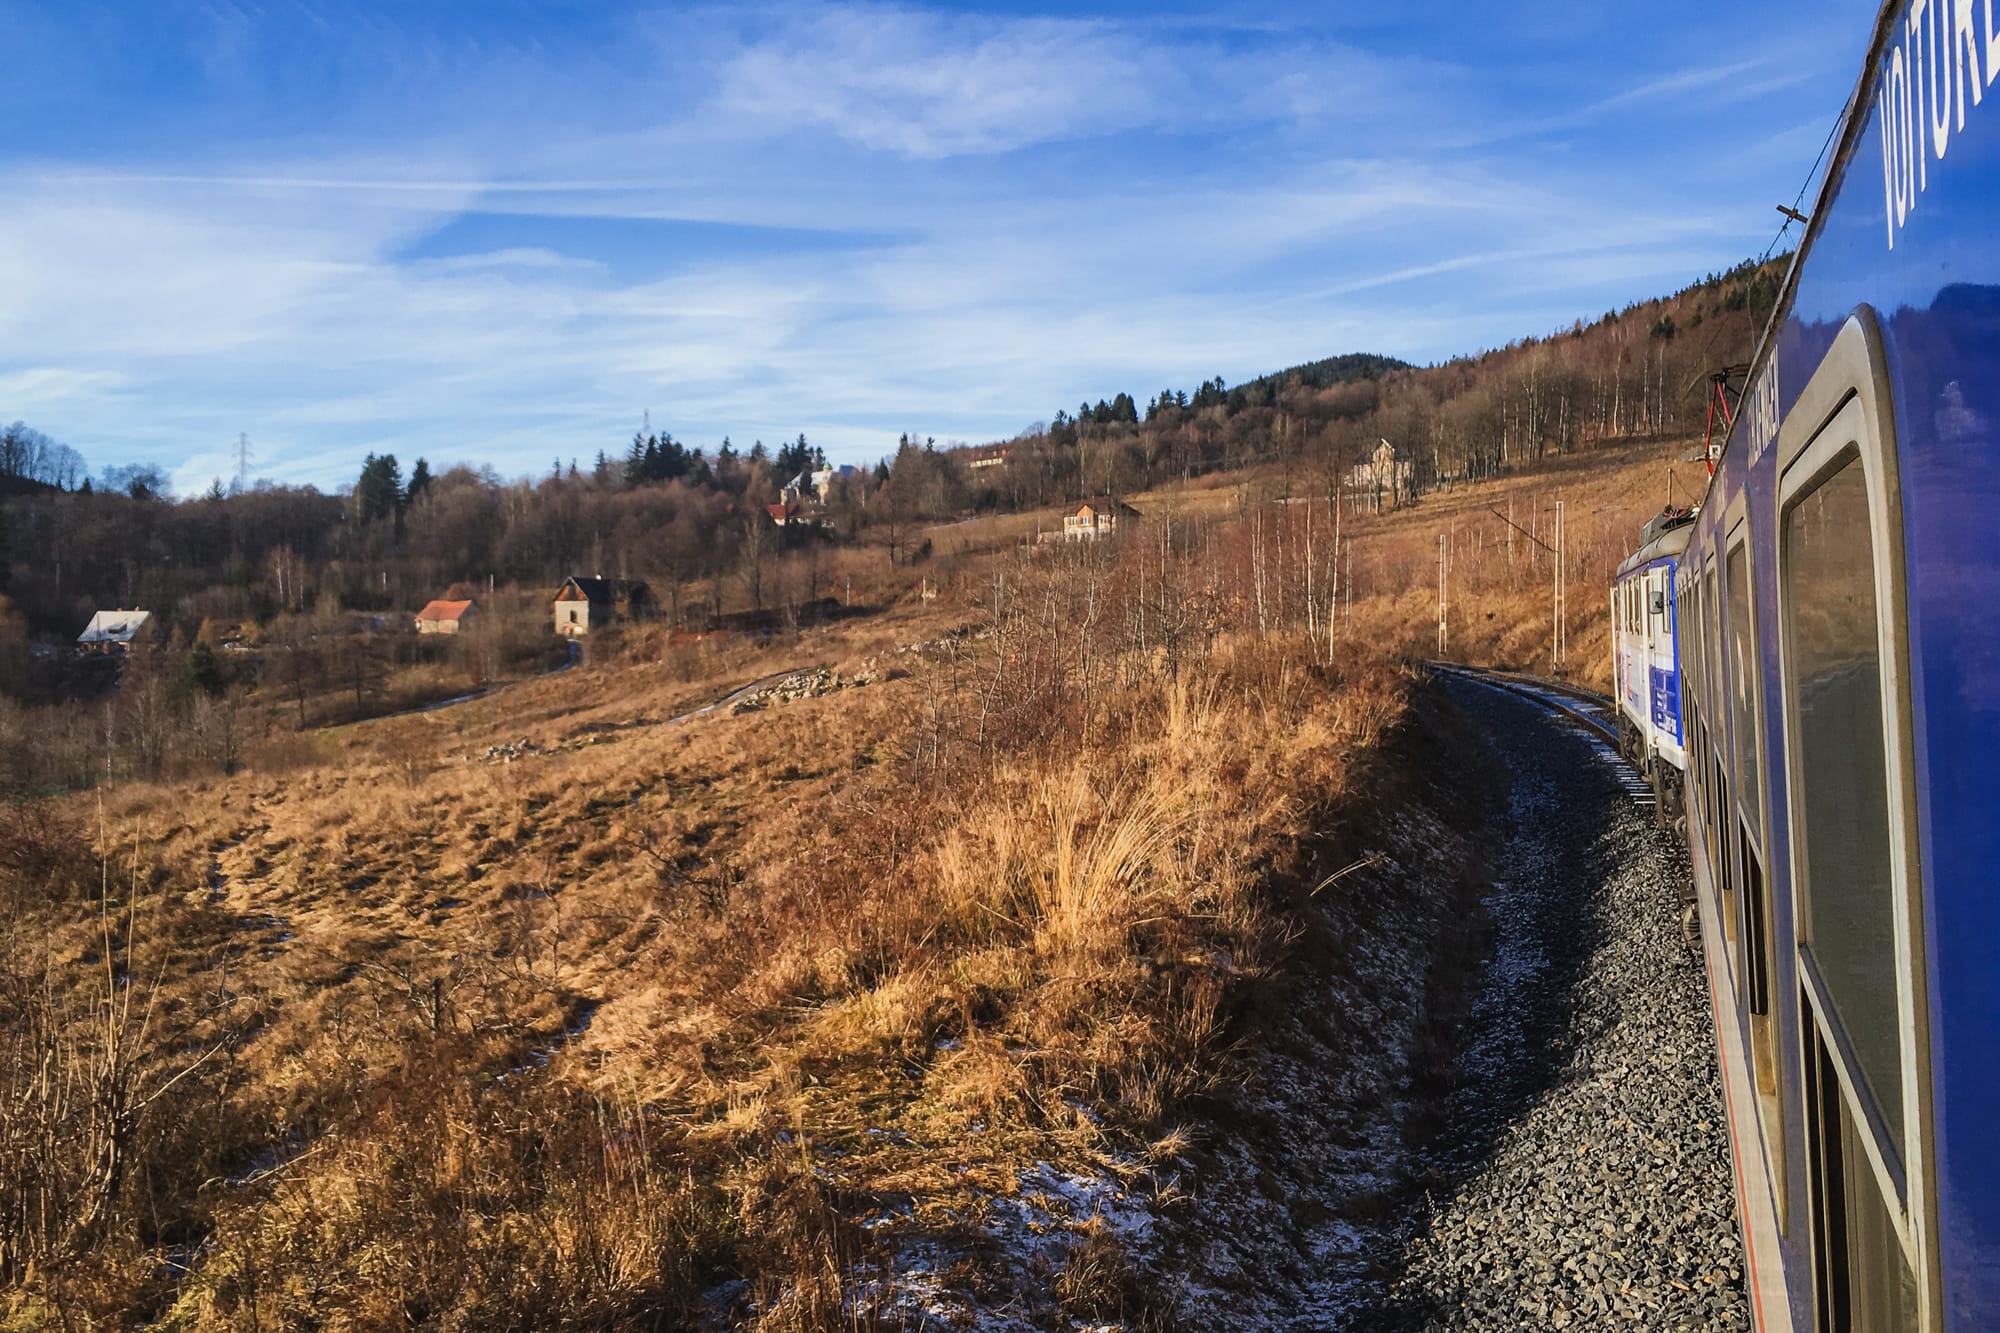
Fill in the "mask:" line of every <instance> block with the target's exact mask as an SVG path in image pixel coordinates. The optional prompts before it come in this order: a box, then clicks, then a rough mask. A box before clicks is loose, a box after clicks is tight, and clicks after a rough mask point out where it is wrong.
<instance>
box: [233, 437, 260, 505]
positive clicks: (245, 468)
mask: <svg viewBox="0 0 2000 1333" xmlns="http://www.w3.org/2000/svg"><path fill="white" fill-rule="evenodd" d="M255 452H256V451H255V450H253V449H252V448H251V447H250V436H249V435H248V434H246V433H245V432H243V431H238V432H237V433H236V489H237V490H239V491H247V490H249V489H250V458H251V455H252V454H253V453H255Z"/></svg>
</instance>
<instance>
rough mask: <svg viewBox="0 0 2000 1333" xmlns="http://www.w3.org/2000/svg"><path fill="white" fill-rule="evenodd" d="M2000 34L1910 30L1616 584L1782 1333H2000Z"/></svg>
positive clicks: (1766, 1307) (1639, 729)
mask: <svg viewBox="0 0 2000 1333" xmlns="http://www.w3.org/2000/svg"><path fill="white" fill-rule="evenodd" d="M1995 8H1996V5H1995V4H1994V3H1993V0H1978V3H1976V4H1975V3H1974V0H1897V3H1893V4H1890V5H1888V6H1886V7H1885V8H1884V9H1883V10H1882V12H1881V14H1880V15H1879V17H1878V19H1877V22H1876V27H1875V31H1874V34H1873V38H1872V41H1871V45H1870V48H1869V52H1868V57H1867V61H1866V64H1865V66H1864V69H1863V73H1862V76H1861V79H1860V82H1859V86H1858V87H1857V88H1856V90H1855V94H1854V97H1853V99H1852V101H1851V102H1850V104H1849V107H1848V110H1847V112H1846V115H1845V118H1844V120H1843V122H1842V124H1841V126H1840V128H1839V130H1838V131H1837V136H1836V139H1835V142H1836V144H1837V150H1836V152H1835V154H1834V156H1833V157H1832V159H1831V160H1830V161H1831V165H1830V166H1829V168H1828V171H1827V177H1826V182H1825V184H1824V186H1823V187H1822V189H1821V192H1820V195H1819V198H1818V201H1817V203H1816V205H1815V206H1814V208H1813V211H1812V213H1811V215H1810V220H1809V223H1808V225H1807V228H1806V232H1805V235H1804V238H1803V240H1802V242H1801V244H1800V246H1799V250H1798V253H1797V255H1796V257H1795V258H1794V259H1793V261H1792V265H1791V268H1790V271H1789V274H1788V276H1787V278H1786V281H1785V286H1784V288H1783V291H1782V293H1781V296H1780V300H1779V304H1778V306H1777V309H1776V311H1775V312H1774V314H1773V316H1772V319H1771V323H1770V325H1769V326H1768V327H1767V329H1766V331H1765V334H1764V338H1763V341H1762V344H1761V345H1760V347H1759V349H1758V352H1757V355H1756V358H1755V360H1754V361H1753V362H1752V363H1751V366H1750V369H1749V373H1748V380H1747V385H1746V388H1745V393H1744V398H1743V402H1742V410H1741V411H1740V412H1739V413H1738V414H1737V415H1736V417H1735V420H1734V421H1733V423H1732V424H1731V429H1730V433H1729V438H1728V443H1727V445H1726V447H1725V448H1724V449H1723V450H1722V452H1721V455H1720V457H1719V458H1718V459H1717V460H1716V463H1715V473H1714V476H1713V479H1712V480H1711V482H1710V485H1709V490H1708V495H1707V497H1706V499H1705V501H1704V502H1703V504H1702V505H1701V507H1700V512H1699V513H1698V514H1697V515H1695V516H1694V517H1692V519H1691V520H1689V521H1686V522H1683V523H1679V524H1674V525H1671V530H1670V531H1660V532H1657V533H1653V534H1651V535H1650V536H1649V539H1648V541H1647V543H1646V545H1645V547H1644V549H1642V550H1641V551H1640V552H1639V553H1638V554H1637V555H1635V556H1634V557H1633V558H1632V559H1631V560H1629V561H1627V562H1626V565H1625V566H1624V567H1623V568H1622V569H1621V571H1620V577H1619V579H1618V582H1617V585H1616V587H1615V589H1614V592H1613V605H1614V613H1615V615H1616V616H1618V617H1619V619H1618V621H1617V623H1618V627H1619V629H1618V633H1617V635H1615V636H1614V642H1615V643H1616V645H1617V647H1616V649H1615V652H1616V654H1617V664H1616V665H1617V672H1618V682H1619V699H1620V711H1621V714H1622V716H1623V717H1624V719H1625V721H1626V724H1627V726H1628V727H1629V728H1630V729H1631V737H1630V742H1629V745H1628V748H1631V749H1633V750H1634V752H1635V753H1637V754H1638V755H1639V756H1640V757H1641V758H1642V759H1643V761H1644V762H1646V763H1647V764H1648V765H1649V768H1650V769H1651V771H1653V772H1655V773H1656V774H1658V773H1660V772H1661V770H1663V769H1672V770H1673V773H1674V776H1673V777H1672V778H1671V779H1669V780H1671V781H1673V782H1674V783H1676V784H1677V785H1679V786H1680V788H1681V790H1683V791H1684V794H1685V813H1686V827H1687V837H1688V841H1689V845H1690V847H1691V849H1692V852H1693V856H1694V863H1695V879H1696V896H1697V900H1698V903H1699V910H1700V917H1701V923H1702V930H1703V936H1704V946H1705V949H1706V954H1707V960H1708V971H1709V980H1710V989H1711V993H1712V996H1713V999H1714V1007H1715V1018H1716V1029H1717V1036H1718V1046H1719V1051H1720V1056H1721V1063H1722V1067H1723V1074H1724V1086H1725V1090H1726V1093H1727V1101H1728V1115H1729V1123H1730V1131H1731V1139H1732V1143H1733V1147H1734V1156H1735V1161H1736V1170H1737V1180H1738V1188H1739V1203H1740V1213H1741V1217H1742V1222H1743V1232H1744V1240H1745V1247H1746V1251H1747V1254H1748V1261H1749V1277H1750V1289H1751V1293H1750V1294H1751V1300H1752V1306H1753V1310H1754V1312H1755V1318H1756V1322H1757V1325H1758V1327H1759V1328H1761V1329H1764V1330H1779V1329H1800V1330H1806V1329H1816V1330H1850V1329H1851V1330H1866V1331H1873V1330H1904V1329H1910V1330H1924V1331H1929V1330H1952V1331H1954V1333H1956V1331H1958V1330H1967V1331H1969V1330H1975V1329H2000V812H1996V811H1995V809H1994V800H1993V796H1994V783H1992V782H1991V781H1989V780H1988V778H1987V776H1986V774H1987V768H1986V766H1987V764H1989V763H1991V762H1993V759H1994V756H1995V755H2000V598H1996V596H1995V595H1996V593H2000V542H1996V541H1995V539H1994V536H1993V529H1994V526H1995V524H1994V516H1995V515H1996V514H2000V230H1996V226H1995V224H1996V222H2000V206H1997V205H2000V15H1996V14H1995V12H1994V11H1995ZM1989 100H1990V101H1993V102H1994V103H1995V105H1994V106H1991V107H1988V106H1986V105H1985V103H1986V102H1987V101H1989ZM1663 583H1664V584H1665V589H1666V592H1667V596H1665V597H1664V598H1662V597H1659V596H1657V595H1656V594H1657V593H1658V592H1659V591H1660V590H1661V585H1662V584H1663ZM1989 599H1994V600H1989ZM1676 760H1678V762H1676ZM1656 780H1657V779H1656Z"/></svg>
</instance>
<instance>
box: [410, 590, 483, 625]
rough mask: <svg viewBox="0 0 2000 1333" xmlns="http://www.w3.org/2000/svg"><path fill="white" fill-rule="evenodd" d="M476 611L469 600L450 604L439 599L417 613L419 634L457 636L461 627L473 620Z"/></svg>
mask: <svg viewBox="0 0 2000 1333" xmlns="http://www.w3.org/2000/svg"><path fill="white" fill-rule="evenodd" d="M475 609H476V608H474V606H473V604H472V601H471V599H469V598H468V599H467V600H465V601H463V602H448V601H446V600H444V599H443V598H439V599H438V600H436V601H434V602H430V603H428V604H426V605H425V607H424V609H423V610H421V611H419V612H417V633H419V634H456V633H458V631H459V627H460V626H461V625H463V624H464V623H465V622H466V621H468V620H470V619H472V617H473V615H474V614H475Z"/></svg>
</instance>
